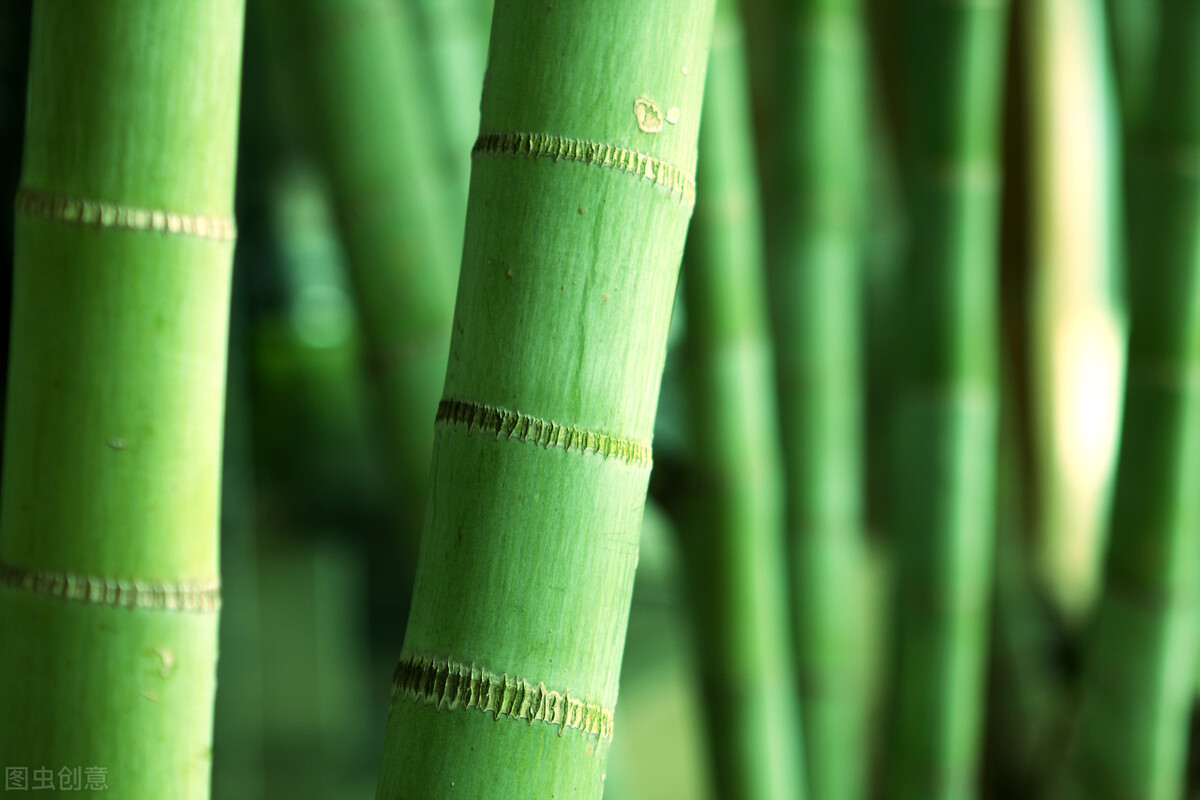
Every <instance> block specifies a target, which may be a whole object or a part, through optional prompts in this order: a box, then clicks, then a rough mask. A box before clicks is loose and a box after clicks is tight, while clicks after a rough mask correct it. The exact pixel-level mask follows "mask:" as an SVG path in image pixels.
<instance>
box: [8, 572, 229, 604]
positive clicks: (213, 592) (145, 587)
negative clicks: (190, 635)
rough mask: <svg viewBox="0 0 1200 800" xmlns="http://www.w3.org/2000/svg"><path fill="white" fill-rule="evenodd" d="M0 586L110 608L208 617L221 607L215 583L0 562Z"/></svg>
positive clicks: (218, 586) (219, 595)
mask: <svg viewBox="0 0 1200 800" xmlns="http://www.w3.org/2000/svg"><path fill="white" fill-rule="evenodd" d="M0 586H4V587H7V588H9V589H17V590H20V591H26V592H33V593H34V594H44V595H49V596H51V597H58V598H61V599H63V600H73V601H75V602H79V603H91V604H93V605H100V606H111V607H113V608H129V609H133V608H141V609H146V610H148V611H187V612H195V613H211V612H214V611H216V610H217V609H218V608H220V606H221V586H220V583H219V582H218V581H216V580H212V581H194V582H183V583H161V582H157V581H141V580H131V579H127V578H103V577H97V576H93V575H74V574H72V573H69V572H48V571H42V570H31V569H25V568H24V567H17V566H13V565H12V564H5V563H3V562H0Z"/></svg>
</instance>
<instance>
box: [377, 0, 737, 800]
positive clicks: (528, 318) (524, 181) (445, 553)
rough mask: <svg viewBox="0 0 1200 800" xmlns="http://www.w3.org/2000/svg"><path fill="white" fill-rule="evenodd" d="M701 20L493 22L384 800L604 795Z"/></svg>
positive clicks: (614, 13)
mask: <svg viewBox="0 0 1200 800" xmlns="http://www.w3.org/2000/svg"><path fill="white" fill-rule="evenodd" d="M712 11H713V4H712V2H711V0H667V1H666V2H662V3H654V4H642V5H639V6H637V7H636V8H635V7H633V6H631V5H630V4H628V3H623V2H619V1H618V0H595V1H594V2H591V3H588V4H586V6H584V7H581V8H580V7H573V6H569V5H553V6H549V7H548V6H547V5H546V4H545V3H532V2H511V1H510V2H500V3H497V5H496V9H495V13H494V15H493V22H492V38H491V49H490V57H489V65H488V80H487V84H486V87H485V90H484V96H483V106H482V115H481V120H482V121H481V133H480V137H479V139H478V141H477V143H476V146H475V150H474V157H473V162H472V174H471V193H470V205H469V208H468V216H467V229H466V242H465V246H464V255H463V270H462V276H461V280H460V284H459V292H458V304H457V308H456V313H455V323H454V332H453V339H452V342H451V352H450V360H449V365H448V368H447V373H446V384H445V395H444V397H445V400H444V401H443V404H442V406H441V409H440V411H439V415H438V417H439V421H438V424H437V425H436V434H435V436H436V439H435V450H434V459H433V468H432V477H431V479H430V493H429V501H428V503H427V515H426V526H425V534H424V537H423V541H422V547H421V556H420V561H419V563H418V567H417V581H416V589H415V591H414V594H413V607H412V613H411V615H410V617H409V622H408V630H407V634H406V639H405V644H404V648H403V651H402V654H401V659H400V665H399V666H398V668H397V673H396V684H395V690H394V693H393V702H392V707H391V714H390V719H389V725H388V734H387V741H386V749H385V754H384V759H383V768H382V771H381V775H380V783H379V790H378V795H377V796H378V797H380V798H389V799H391V798H401V797H403V798H423V797H429V798H434V797H444V796H445V795H446V793H447V792H450V791H452V790H453V791H454V792H455V793H461V794H462V795H463V796H465V797H472V798H492V797H495V798H509V797H519V796H528V795H529V794H530V793H531V792H532V793H533V794H536V795H537V796H544V797H550V796H554V797H559V798H563V797H599V796H600V794H601V792H602V790H603V780H604V762H605V756H606V754H607V751H608V745H609V742H610V741H611V737H612V735H613V729H614V719H613V709H614V707H615V704H616V700H617V680H618V673H619V668H620V660H621V649H622V646H623V640H624V635H625V625H626V620H627V616H628V612H629V602H630V593H631V590H632V582H633V569H634V566H635V564H636V560H637V548H638V533H639V529H640V523H641V516H642V507H643V504H644V502H645V492H646V484H647V479H648V477H649V471H650V458H649V443H650V437H651V433H652V431H653V424H654V413H655V408H656V404H657V398H658V388H659V381H660V378H661V371H662V366H663V360H664V357H665V345H666V333H667V325H668V322H669V318H670V312H671V305H672V301H673V296H674V290H675V285H676V282H677V277H678V268H679V260H680V256H681V254H682V249H683V239H684V234H685V229H686V226H687V223H688V220H689V217H690V216H691V206H692V199H693V197H694V188H693V185H692V179H691V176H692V174H693V173H694V170H695V162H696V134H697V130H698V125H699V121H700V106H701V99H702V92H703V85H704V73H705V64H706V60H707V50H708V41H709V37H710V35H711V25H712ZM651 131H654V132H651ZM588 143H592V144H588ZM639 153H640V154H641V155H640V156H639V155H638V154H639ZM472 670H473V672H472ZM426 678H428V680H425V679H426ZM489 692H490V693H489ZM514 703H515V705H514Z"/></svg>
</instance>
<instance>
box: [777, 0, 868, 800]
mask: <svg viewBox="0 0 1200 800" xmlns="http://www.w3.org/2000/svg"><path fill="white" fill-rule="evenodd" d="M764 5H765V6H766V7H767V8H768V9H769V10H770V12H771V14H770V22H769V24H765V25H760V26H758V28H756V29H755V30H756V31H758V32H760V33H761V34H762V35H763V38H762V41H760V42H758V43H757V46H756V49H759V50H761V51H763V53H764V55H762V56H761V57H760V59H759V62H758V63H759V68H760V75H759V76H758V78H757V80H758V83H759V85H760V92H759V98H760V104H761V105H760V109H759V112H760V119H762V120H763V121H764V122H765V121H766V120H771V122H769V123H767V124H765V125H764V126H763V148H764V153H765V156H766V157H765V158H764V165H765V166H766V169H765V170H764V174H763V188H764V203H765V205H764V212H765V221H766V246H767V264H768V276H769V277H768V280H769V284H770V288H771V292H770V296H771V309H770V310H771V322H772V330H773V334H774V341H775V374H776V384H777V387H778V398H779V426H780V432H781V435H782V440H781V441H782V445H783V458H784V464H785V468H786V476H787V479H786V486H787V530H788V539H789V542H790V549H791V558H792V582H793V600H794V608H795V625H796V637H795V641H796V661H797V666H798V670H799V686H800V703H801V718H802V720H803V724H804V741H805V747H806V749H807V751H808V755H809V759H808V763H809V778H810V783H811V787H812V797H813V798H814V800H855V798H859V797H861V796H862V792H863V788H864V783H863V777H864V776H865V775H866V774H867V770H866V756H867V747H866V746H864V742H863V736H864V733H865V720H864V716H863V715H864V713H865V710H866V703H865V698H866V694H867V692H866V687H865V683H866V675H865V671H864V669H863V667H862V662H861V659H860V657H859V654H860V652H861V648H862V644H863V643H862V636H863V625H864V621H865V618H864V611H865V609H864V608H863V606H862V596H863V595H862V589H863V586H862V584H861V574H862V541H861V533H862V456H861V450H862V441H861V439H862V436H861V426H862V420H861V413H862V407H861V403H860V397H861V380H860V371H861V366H860V365H861V355H860V339H859V337H860V331H859V329H860V325H861V318H862V315H861V313H860V308H861V303H862V299H861V296H860V272H861V270H860V264H861V262H862V261H863V258H864V251H863V248H862V240H863V237H862V228H863V226H862V222H863V213H862V211H863V205H864V199H865V193H864V182H863V178H864V176H863V170H864V161H865V159H866V146H867V134H866V128H865V105H866V86H865V76H864V67H865V52H864V44H863V38H864V34H863V30H862V20H861V9H860V3H859V0H806V2H799V3H794V2H767V3H765V4H764ZM761 73H765V74H761Z"/></svg>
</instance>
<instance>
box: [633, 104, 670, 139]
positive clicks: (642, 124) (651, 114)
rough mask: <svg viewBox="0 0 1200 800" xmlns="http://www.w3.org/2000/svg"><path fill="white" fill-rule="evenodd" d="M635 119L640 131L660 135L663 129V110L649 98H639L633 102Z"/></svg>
mask: <svg viewBox="0 0 1200 800" xmlns="http://www.w3.org/2000/svg"><path fill="white" fill-rule="evenodd" d="M633 117H634V119H636V120H637V126H638V130H640V131H643V132H645V133H658V132H659V131H661V130H662V129H663V113H662V109H661V108H659V107H658V103H655V102H654V101H653V100H651V99H650V98H648V97H639V98H637V99H635V100H634V101H633Z"/></svg>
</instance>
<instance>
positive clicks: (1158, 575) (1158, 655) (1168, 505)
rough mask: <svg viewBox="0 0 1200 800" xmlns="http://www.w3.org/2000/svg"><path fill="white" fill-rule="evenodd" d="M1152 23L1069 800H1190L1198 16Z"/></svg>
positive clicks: (1198, 375)
mask: <svg viewBox="0 0 1200 800" xmlns="http://www.w3.org/2000/svg"><path fill="white" fill-rule="evenodd" d="M1156 11H1157V13H1159V14H1161V17H1160V19H1161V37H1160V39H1159V44H1158V46H1157V47H1156V48H1154V50H1153V51H1152V53H1151V54H1150V55H1148V56H1147V58H1148V59H1149V63H1150V64H1151V65H1152V66H1150V67H1149V69H1150V71H1151V74H1152V76H1153V80H1152V82H1151V83H1149V84H1147V87H1148V91H1149V94H1148V97H1147V104H1146V113H1145V114H1144V115H1143V116H1142V118H1141V119H1140V120H1139V121H1137V122H1136V123H1135V124H1134V125H1132V126H1131V127H1130V128H1128V129H1127V130H1126V137H1125V140H1126V143H1127V144H1126V146H1127V149H1126V160H1127V163H1126V180H1127V184H1126V192H1127V194H1126V198H1127V202H1126V217H1127V223H1128V231H1127V233H1128V243H1129V249H1128V256H1127V260H1128V264H1129V270H1128V284H1127V288H1128V292H1129V295H1128V296H1129V311H1130V336H1129V350H1128V368H1127V372H1126V379H1125V418H1124V421H1123V426H1122V430H1121V452H1120V456H1119V459H1118V465H1117V478H1116V492H1115V496H1114V500H1113V511H1112V527H1111V540H1110V544H1109V552H1108V558H1107V562H1106V568H1105V585H1104V595H1103V598H1102V600H1101V605H1100V609H1099V612H1098V615H1097V619H1096V622H1095V628H1094V631H1093V638H1092V641H1091V642H1090V650H1089V653H1088V663H1087V666H1086V669H1085V685H1084V701H1083V707H1082V711H1081V716H1080V720H1079V732H1078V741H1077V742H1076V744H1077V747H1076V749H1075V753H1074V758H1073V760H1072V766H1073V769H1072V771H1071V780H1070V791H1069V792H1068V794H1069V795H1070V796H1080V797H1083V796H1086V797H1095V798H1135V797H1136V798H1141V800H1159V799H1160V798H1161V799H1163V800H1165V798H1176V797H1179V796H1181V793H1182V791H1183V776H1184V766H1185V756H1186V750H1187V740H1188V719H1189V713H1190V708H1191V704H1192V697H1193V691H1194V686H1195V674H1196V672H1195V663H1196V655H1197V654H1196V648H1197V645H1198V644H1200V643H1198V641H1197V632H1198V630H1200V619H1198V618H1200V613H1198V612H1200V608H1198V607H1197V592H1200V491H1198V489H1197V487H1200V176H1198V174H1197V172H1196V169H1195V157H1196V154H1197V153H1198V152H1200V6H1198V5H1197V4H1195V3H1193V2H1189V1H1188V0H1163V1H1162V2H1160V3H1158V5H1157V9H1156ZM1127 119H1129V118H1128V117H1127ZM1135 119H1136V118H1135Z"/></svg>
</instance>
